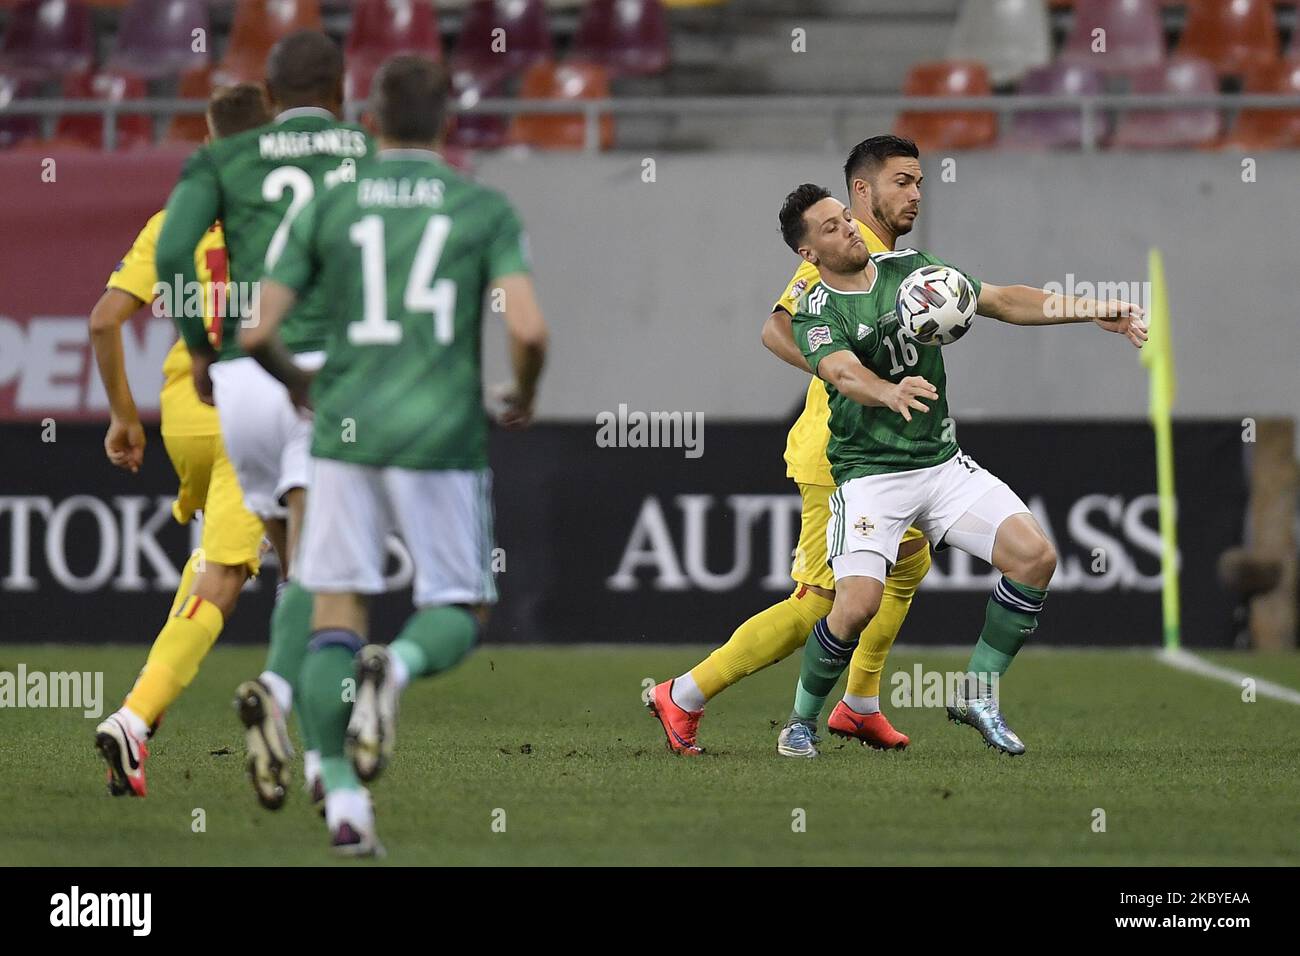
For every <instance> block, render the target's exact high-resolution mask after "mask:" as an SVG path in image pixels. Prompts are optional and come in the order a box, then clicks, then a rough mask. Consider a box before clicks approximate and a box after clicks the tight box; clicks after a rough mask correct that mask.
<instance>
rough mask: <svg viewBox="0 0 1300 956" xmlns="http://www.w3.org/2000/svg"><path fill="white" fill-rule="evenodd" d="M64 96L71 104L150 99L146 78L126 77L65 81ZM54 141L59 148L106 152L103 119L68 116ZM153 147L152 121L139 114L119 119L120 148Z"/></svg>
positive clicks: (115, 75)
mask: <svg viewBox="0 0 1300 956" xmlns="http://www.w3.org/2000/svg"><path fill="white" fill-rule="evenodd" d="M61 93H62V96H63V97H64V98H65V99H69V100H139V99H144V98H145V97H147V96H148V95H149V90H148V88H147V86H146V85H145V81H144V79H143V78H141V77H138V76H131V75H128V74H123V73H99V74H96V75H94V76H91V75H87V74H80V75H77V76H69V77H66V78H65V79H64V81H63V88H62V91H61ZM54 139H55V141H56V142H58V143H59V144H60V145H79V146H87V147H90V148H92V149H103V148H104V146H105V142H104V117H102V116H99V115H91V114H88V113H69V114H67V115H65V116H62V117H61V118H60V119H59V123H58V125H57V126H56V127H55V129H54ZM151 145H153V120H152V118H151V117H149V116H147V115H144V114H140V113H136V114H133V115H132V114H128V115H122V116H119V117H118V119H117V148H118V149H130V148H132V147H136V146H151Z"/></svg>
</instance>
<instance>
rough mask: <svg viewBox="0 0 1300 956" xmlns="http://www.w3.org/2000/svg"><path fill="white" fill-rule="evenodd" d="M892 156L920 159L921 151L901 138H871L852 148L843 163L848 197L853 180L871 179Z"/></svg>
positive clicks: (851, 193) (851, 191)
mask: <svg viewBox="0 0 1300 956" xmlns="http://www.w3.org/2000/svg"><path fill="white" fill-rule="evenodd" d="M894 156H910V157H912V158H913V159H920V158H921V151H920V150H918V149H917V148H916V144H915V143H914V142H912V141H911V140H910V139H904V138H903V137H902V136H888V135H886V136H872V137H871V138H869V139H864V140H863V141H862V142H860V143H858V145H857V146H854V147H853V150H852V151H851V152H850V153H849V158H848V159H846V160H845V161H844V185H845V186H846V187H848V190H849V195H853V180H855V179H871V178H872V177H874V176H875V175H876V173H878V172H880V167H881V166H883V165H885V160H887V159H890V158H891V157H894Z"/></svg>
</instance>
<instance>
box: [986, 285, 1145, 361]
mask: <svg viewBox="0 0 1300 956" xmlns="http://www.w3.org/2000/svg"><path fill="white" fill-rule="evenodd" d="M976 310H977V311H978V312H979V314H980V315H987V316H988V317H989V318H992V319H997V320H998V321H1000V322H1007V323H1009V324H1011V325H1065V324H1067V323H1072V322H1095V323H1097V325H1099V326H1100V327H1101V328H1103V329H1105V330H1106V331H1107V332H1116V333H1118V334H1120V335H1123V336H1125V337H1126V338H1127V339H1128V340H1129V341H1130V342H1132V343H1133V345H1135V346H1136V347H1137V348H1141V347H1142V345H1143V343H1145V342H1146V340H1147V327H1146V322H1145V320H1144V317H1145V315H1146V312H1145V310H1144V309H1143V308H1142V307H1141V306H1138V305H1134V304H1133V303H1131V302H1124V301H1121V300H1115V301H1111V302H1098V301H1097V300H1095V299H1080V298H1076V297H1074V296H1071V295H1061V294H1060V293H1058V292H1047V291H1046V290H1044V289H1035V288H1033V287H1032V286H1027V285H1008V286H1000V285H993V284H992V283H990V282H985V283H984V284H983V285H982V286H981V287H980V295H979V300H978V302H977V303H976Z"/></svg>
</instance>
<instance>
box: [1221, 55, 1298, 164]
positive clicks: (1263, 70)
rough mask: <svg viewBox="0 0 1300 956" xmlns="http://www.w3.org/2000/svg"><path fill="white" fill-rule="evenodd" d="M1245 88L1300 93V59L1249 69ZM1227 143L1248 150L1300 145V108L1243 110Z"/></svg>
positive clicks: (1264, 91) (1257, 91) (1256, 90)
mask: <svg viewBox="0 0 1300 956" xmlns="http://www.w3.org/2000/svg"><path fill="white" fill-rule="evenodd" d="M1245 92H1247V93H1290V94H1292V95H1295V94H1300V59H1291V60H1284V61H1282V62H1280V63H1270V64H1265V65H1264V66H1258V67H1255V68H1254V69H1251V70H1249V71H1247V73H1246V83H1245ZM1225 145H1226V146H1228V147H1229V148H1232V149H1245V150H1252V149H1300V110H1260V109H1254V110H1251V109H1245V110H1242V111H1241V113H1240V114H1239V115H1238V116H1237V121H1236V122H1235V123H1233V125H1232V132H1231V134H1229V136H1228V141H1227V143H1226V144H1225Z"/></svg>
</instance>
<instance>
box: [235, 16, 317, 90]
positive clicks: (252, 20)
mask: <svg viewBox="0 0 1300 956" xmlns="http://www.w3.org/2000/svg"><path fill="white" fill-rule="evenodd" d="M320 26H321V18H320V0H238V2H237V4H236V6H235V22H234V23H233V24H232V25H231V27H230V44H229V45H228V46H227V47H226V54H225V56H224V57H222V59H221V65H220V66H219V67H217V71H216V73H215V74H214V76H213V79H214V81H215V82H216V83H218V84H230V83H244V82H247V83H260V82H262V79H263V78H264V76H265V74H266V56H267V54H268V53H270V52H271V47H273V46H275V44H276V41H278V40H279V39H280V38H281V37H285V36H288V35H289V34H290V33H295V32H297V31H298V30H319V29H320Z"/></svg>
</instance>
